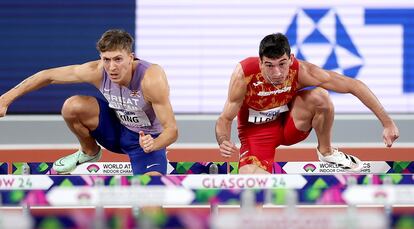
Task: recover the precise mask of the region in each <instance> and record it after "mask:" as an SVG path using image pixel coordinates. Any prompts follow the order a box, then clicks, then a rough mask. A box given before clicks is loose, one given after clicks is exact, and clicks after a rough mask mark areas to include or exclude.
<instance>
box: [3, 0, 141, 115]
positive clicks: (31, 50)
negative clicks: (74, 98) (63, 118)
mask: <svg viewBox="0 0 414 229" xmlns="http://www.w3.org/2000/svg"><path fill="white" fill-rule="evenodd" d="M110 28H122V29H124V30H126V31H128V32H129V33H131V35H133V36H134V35H135V1H105V0H88V1H84V0H70V1H64V0H53V1H46V0H27V1H23V0H2V1H1V2H0V50H1V51H2V54H1V55H0V82H1V83H0V94H3V93H4V92H6V91H7V90H9V89H10V88H12V87H14V86H15V85H17V84H18V83H19V82H20V81H22V80H23V79H25V78H26V77H28V76H30V75H32V74H34V73H36V72H38V71H40V70H43V69H46V68H52V67H58V66H63V65H70V64H81V63H83V62H86V61H91V60H95V59H97V58H99V53H98V51H97V50H96V48H95V43H96V41H97V40H98V39H99V38H100V36H101V34H102V33H103V32H104V31H106V30H107V29H110ZM74 94H86V95H98V94H99V93H98V91H97V90H96V89H95V88H94V87H92V86H90V85H79V84H76V85H51V86H48V87H47V89H46V90H45V89H43V90H39V91H36V92H32V93H29V94H28V95H26V96H23V97H21V98H19V99H18V100H16V102H14V103H13V104H12V105H11V106H10V108H9V110H8V113H9V114H10V113H15V114H16V113H59V112H60V108H61V106H62V104H63V102H64V100H65V99H66V98H67V97H69V96H71V95H74Z"/></svg>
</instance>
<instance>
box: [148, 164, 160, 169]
mask: <svg viewBox="0 0 414 229" xmlns="http://www.w3.org/2000/svg"><path fill="white" fill-rule="evenodd" d="M157 165H160V164H158V163H155V164H150V165H147V169H149V168H151V167H154V166H157Z"/></svg>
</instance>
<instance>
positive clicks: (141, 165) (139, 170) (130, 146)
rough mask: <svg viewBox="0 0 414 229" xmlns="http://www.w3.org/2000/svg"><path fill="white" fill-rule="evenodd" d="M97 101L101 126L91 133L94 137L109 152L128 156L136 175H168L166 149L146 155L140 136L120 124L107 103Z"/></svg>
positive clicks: (100, 100)
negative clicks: (155, 173)
mask: <svg viewBox="0 0 414 229" xmlns="http://www.w3.org/2000/svg"><path fill="white" fill-rule="evenodd" d="M96 100H97V101H98V104H99V124H98V127H97V128H96V129H95V130H94V131H91V135H92V137H94V138H95V140H96V141H97V142H98V143H99V144H100V145H101V146H103V147H105V148H106V149H107V150H110V151H112V152H114V153H121V154H127V155H128V156H129V159H130V161H131V167H132V172H133V173H134V175H135V174H144V173H147V172H151V171H156V172H159V173H161V174H166V173H167V157H166V149H165V148H163V149H160V150H157V151H153V152H151V153H145V152H144V150H143V149H142V148H141V146H140V145H139V134H138V133H135V132H133V131H131V130H129V129H128V128H126V127H125V126H123V125H122V124H121V123H120V121H119V120H118V118H117V116H116V114H115V111H114V110H112V109H111V108H110V107H109V105H108V102H107V101H105V100H103V99H100V98H96ZM157 136H158V134H154V135H152V137H153V138H156V137H157Z"/></svg>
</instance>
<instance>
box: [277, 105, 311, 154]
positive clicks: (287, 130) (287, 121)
mask: <svg viewBox="0 0 414 229" xmlns="http://www.w3.org/2000/svg"><path fill="white" fill-rule="evenodd" d="M281 125H282V128H283V131H282V133H283V139H282V141H281V142H280V145H286V146H289V145H293V144H296V143H299V142H301V141H303V140H305V139H306V138H307V137H308V136H309V133H310V132H311V130H312V129H311V127H310V129H308V130H306V131H302V130H299V129H298V128H297V127H296V125H295V121H294V119H293V117H292V113H291V112H286V113H285V114H283V117H281Z"/></svg>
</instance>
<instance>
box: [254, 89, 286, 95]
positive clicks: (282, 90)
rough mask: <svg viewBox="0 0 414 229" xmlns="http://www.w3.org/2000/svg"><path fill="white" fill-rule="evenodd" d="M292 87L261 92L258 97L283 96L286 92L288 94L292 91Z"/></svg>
mask: <svg viewBox="0 0 414 229" xmlns="http://www.w3.org/2000/svg"><path fill="white" fill-rule="evenodd" d="M291 88H292V87H284V88H281V89H277V90H275V91H260V92H259V93H257V95H258V96H269V95H277V94H281V93H284V92H288V91H290V89H291Z"/></svg>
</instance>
